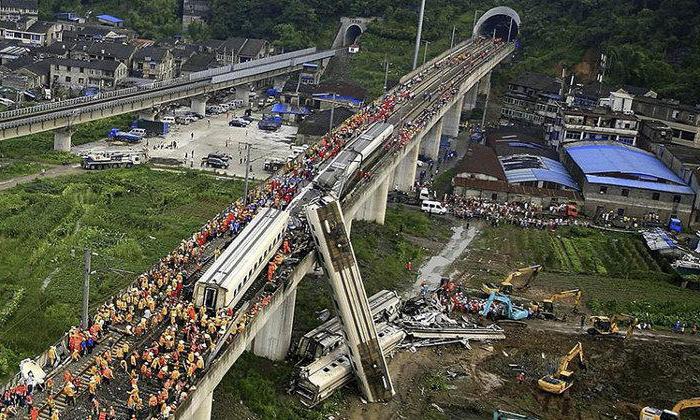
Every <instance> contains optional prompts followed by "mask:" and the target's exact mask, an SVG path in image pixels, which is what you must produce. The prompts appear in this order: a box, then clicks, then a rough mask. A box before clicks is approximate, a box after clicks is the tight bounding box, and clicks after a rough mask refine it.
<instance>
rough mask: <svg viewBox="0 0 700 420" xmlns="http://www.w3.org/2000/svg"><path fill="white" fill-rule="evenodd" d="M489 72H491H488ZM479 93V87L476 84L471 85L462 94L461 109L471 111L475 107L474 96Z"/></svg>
mask: <svg viewBox="0 0 700 420" xmlns="http://www.w3.org/2000/svg"><path fill="white" fill-rule="evenodd" d="M489 74H491V73H489ZM478 93H479V87H478V86H477V85H474V86H472V88H471V89H469V90H468V91H467V93H465V94H464V103H463V104H462V111H468V112H469V111H472V110H474V107H476V97H477V95H478Z"/></svg>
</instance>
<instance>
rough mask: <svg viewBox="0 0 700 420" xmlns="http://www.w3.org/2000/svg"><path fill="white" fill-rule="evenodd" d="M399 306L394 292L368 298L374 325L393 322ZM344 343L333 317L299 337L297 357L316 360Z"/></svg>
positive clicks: (338, 326)
mask: <svg viewBox="0 0 700 420" xmlns="http://www.w3.org/2000/svg"><path fill="white" fill-rule="evenodd" d="M400 305H401V300H400V299H399V295H398V294H397V293H396V292H395V291H389V290H381V291H379V292H377V293H375V294H373V295H372V296H371V297H370V298H369V307H370V310H371V311H372V318H373V319H374V322H375V324H376V323H379V322H382V321H387V322H388V321H393V320H395V319H396V318H397V317H398V315H399V307H400ZM344 343H345V340H344V339H343V331H342V326H341V325H340V320H339V319H338V317H333V318H331V319H329V320H328V321H326V322H324V323H323V324H321V325H319V326H318V327H316V328H314V329H313V330H311V331H309V332H308V333H306V334H304V336H303V337H301V339H300V340H299V345H298V346H297V355H298V356H300V357H302V358H305V359H316V358H319V357H323V356H325V355H327V354H330V353H331V352H332V351H334V350H335V349H337V348H338V347H339V346H341V345H343V344H344Z"/></svg>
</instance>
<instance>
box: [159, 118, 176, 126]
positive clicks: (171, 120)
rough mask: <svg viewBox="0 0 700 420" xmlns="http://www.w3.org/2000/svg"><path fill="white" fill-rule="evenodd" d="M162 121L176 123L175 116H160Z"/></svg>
mask: <svg viewBox="0 0 700 420" xmlns="http://www.w3.org/2000/svg"><path fill="white" fill-rule="evenodd" d="M160 122H164V123H168V124H170V125H174V124H175V117H160Z"/></svg>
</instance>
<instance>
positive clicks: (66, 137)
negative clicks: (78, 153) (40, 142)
mask: <svg viewBox="0 0 700 420" xmlns="http://www.w3.org/2000/svg"><path fill="white" fill-rule="evenodd" d="M71 137H73V130H71V129H70V127H67V128H59V129H56V130H54V132H53V150H56V151H58V152H70V148H71Z"/></svg>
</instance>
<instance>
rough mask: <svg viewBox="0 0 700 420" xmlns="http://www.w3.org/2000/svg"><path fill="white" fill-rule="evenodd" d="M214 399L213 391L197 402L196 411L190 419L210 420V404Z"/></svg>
mask: <svg viewBox="0 0 700 420" xmlns="http://www.w3.org/2000/svg"><path fill="white" fill-rule="evenodd" d="M213 400H214V391H212V392H210V393H209V395H207V396H206V397H204V398H203V399H202V402H200V403H199V407H197V411H195V412H194V416H192V420H210V419H211V404H212V402H213Z"/></svg>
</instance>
